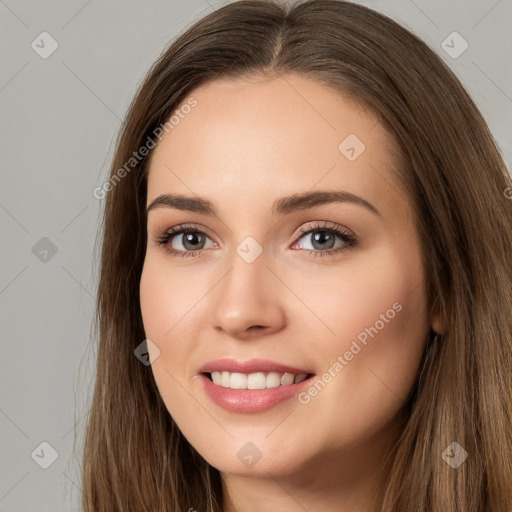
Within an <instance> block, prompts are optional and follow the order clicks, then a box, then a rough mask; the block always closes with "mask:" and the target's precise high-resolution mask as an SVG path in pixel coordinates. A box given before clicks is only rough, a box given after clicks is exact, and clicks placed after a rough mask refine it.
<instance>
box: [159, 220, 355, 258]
mask: <svg viewBox="0 0 512 512" xmlns="http://www.w3.org/2000/svg"><path fill="white" fill-rule="evenodd" d="M315 231H323V232H326V233H328V234H330V235H335V236H338V237H339V238H341V239H342V240H343V242H344V243H345V244H344V245H343V246H342V247H338V248H337V249H329V250H326V251H315V250H312V249H302V250H303V251H306V252H307V253H309V254H310V255H312V256H314V257H315V258H316V257H318V256H334V255H337V254H340V253H342V252H343V251H344V250H346V249H348V248H349V247H354V246H356V245H357V243H358V237H356V236H355V235H354V234H352V233H349V232H348V231H345V230H344V229H342V228H340V227H337V226H336V224H332V223H328V222H323V223H321V222H319V223H317V224H316V225H315V226H309V227H307V228H301V229H300V230H299V233H298V238H297V240H299V239H300V238H302V236H303V235H305V234H309V233H314V232H315ZM186 233H200V234H202V235H204V236H207V235H206V233H204V232H203V231H200V230H198V229H197V228H196V227H195V226H194V225H191V224H183V225H180V226H175V227H173V228H171V229H169V230H167V231H165V232H164V233H162V234H161V235H160V236H159V237H157V238H156V239H155V245H156V246H158V247H162V248H163V249H164V250H165V251H167V252H168V253H169V254H172V255H174V256H177V257H179V258H194V257H197V256H200V255H201V254H202V253H203V252H204V251H206V250H207V249H200V250H198V251H178V250H176V249H171V248H170V246H169V242H170V241H171V239H172V238H173V237H174V236H176V235H181V234H186Z"/></svg>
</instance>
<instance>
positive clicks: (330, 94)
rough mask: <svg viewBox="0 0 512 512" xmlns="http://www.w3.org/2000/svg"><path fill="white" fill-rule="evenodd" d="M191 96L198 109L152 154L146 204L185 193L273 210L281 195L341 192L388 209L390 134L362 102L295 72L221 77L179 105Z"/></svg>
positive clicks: (391, 164)
mask: <svg viewBox="0 0 512 512" xmlns="http://www.w3.org/2000/svg"><path fill="white" fill-rule="evenodd" d="M191 98H193V99H194V100H195V102H196V105H195V106H194V107H193V108H191V109H183V111H182V112H181V113H180V107H178V109H177V110H176V112H177V113H178V114H180V115H178V116H177V117H175V118H174V119H175V121H178V122H175V123H174V124H173V125H172V129H170V130H169V131H168V133H165V134H164V135H163V137H162V139H161V141H160V142H159V144H158V145H157V146H156V148H155V149H154V150H153V151H154V154H153V155H152V159H151V165H150V169H149V178H148V203H149V202H150V201H151V200H152V199H154V197H156V196H157V195H158V194H160V193H163V192H171V191H180V192H187V193H189V194H200V195H212V196H213V195H217V196H218V195H222V196H223V197H226V198H227V197H228V196H231V198H232V199H238V200H239V199H240V196H243V195H244V194H245V196H247V194H252V195H254V196H256V197H259V198H260V199H261V197H266V196H268V197H269V204H270V203H271V201H272V198H273V197H274V195H286V194H290V193H294V192H297V191H301V192H302V191H306V190H310V189H312V188H313V187H316V188H321V189H325V188H335V189H338V188H340V186H343V188H345V189H347V190H350V191H352V192H354V193H360V194H363V195H367V196H373V197H374V198H375V197H376V196H378V195H381V196H382V197H381V198H380V202H385V201H386V197H384V196H383V191H384V188H383V187H384V185H386V184H387V187H389V185H392V186H393V188H394V189H395V191H398V189H399V188H400V184H398V183H397V182H396V181H395V177H394V176H393V175H392V174H393V173H392V172H391V171H392V169H393V168H396V166H397V162H396V160H395V157H394V152H393V148H394V144H395V143H394V141H393V139H392V137H391V136H390V135H389V133H388V132H387V131H386V130H385V129H384V127H383V126H382V124H381V123H380V122H378V119H377V118H376V116H375V115H373V114H372V112H371V111H370V110H369V109H368V108H365V106H364V105H363V104H362V103H361V102H358V101H354V100H353V99H351V98H348V97H347V96H345V95H343V94H341V93H340V92H338V91H336V90H334V89H333V88H332V87H330V86H327V85H325V84H321V83H318V82H316V81H313V80H310V79H308V78H305V77H302V76H298V75H294V74H293V75H283V76H281V77H279V78H275V79H268V78H261V77H255V78H250V79H243V80H233V81H224V80H223V81H219V80H217V81H213V82H210V83H208V84H206V85H204V86H201V87H199V88H197V89H195V90H194V91H193V92H191V93H190V94H189V96H187V98H185V99H184V100H183V101H182V104H181V105H185V104H186V103H187V101H189V100H190V99H191ZM185 111H186V112H187V113H184V112H185ZM247 184H250V187H247ZM274 191H275V194H274V193H273V192H274ZM278 192H279V193H278ZM213 199H214V198H213ZM387 199H388V200H389V199H392V198H389V197H388V198H387ZM395 199H396V198H395Z"/></svg>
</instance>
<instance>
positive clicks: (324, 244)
mask: <svg viewBox="0 0 512 512" xmlns="http://www.w3.org/2000/svg"><path fill="white" fill-rule="evenodd" d="M299 235H301V236H300V238H304V239H306V240H308V239H309V243H310V246H311V247H312V248H311V249H310V248H304V247H302V248H303V249H304V250H306V251H307V252H308V253H309V254H311V255H313V256H315V257H316V256H327V255H334V254H338V253H341V252H342V251H344V250H345V249H347V248H348V247H354V246H355V245H356V244H357V237H356V236H355V235H354V234H353V233H351V232H349V231H348V230H346V229H345V228H342V227H341V226H337V225H336V224H332V223H329V222H319V223H316V224H315V225H313V226H307V227H305V228H301V229H300V231H299ZM336 238H338V239H340V240H341V243H338V245H337V246H336ZM296 245H297V244H294V246H296Z"/></svg>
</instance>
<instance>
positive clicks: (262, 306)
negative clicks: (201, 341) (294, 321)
mask: <svg viewBox="0 0 512 512" xmlns="http://www.w3.org/2000/svg"><path fill="white" fill-rule="evenodd" d="M251 244H252V242H251V241H250V240H246V241H244V242H242V243H241V244H240V245H239V246H238V247H237V250H236V252H234V254H233V256H232V258H231V259H230V261H229V264H230V270H229V271H228V272H227V274H225V275H224V277H223V278H222V279H221V281H220V282H219V284H218V289H217V293H216V295H215V298H214V300H213V301H212V304H211V309H212V311H211V323H212V325H213V326H214V327H215V328H217V329H222V330H224V331H226V332H227V333H229V334H231V335H242V333H244V332H245V331H247V330H248V329H250V328H251V327H254V326H259V327H265V329H266V331H267V332H269V331H273V330H276V329H279V328H281V325H282V323H283V322H284V310H283V304H281V302H280V296H281V294H280V293H279V292H278V290H277V288H276V283H275V282H273V281H275V276H274V275H273V274H272V272H271V271H270V270H269V269H268V268H267V264H268V261H267V258H266V255H265V254H264V253H263V252H261V253H260V254H259V255H257V256H256V257H254V255H255V253H254V250H255V247H254V246H253V245H251Z"/></svg>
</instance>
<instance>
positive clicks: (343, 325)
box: [302, 253, 428, 444]
mask: <svg viewBox="0 0 512 512" xmlns="http://www.w3.org/2000/svg"><path fill="white" fill-rule="evenodd" d="M385 256H386V254H385V253H382V254H381V257H380V258H378V259H377V258H375V259H373V265H370V262H367V263H368V265H362V266H361V267H360V268H357V269H356V268H353V269H352V272H351V273H350V275H348V273H347V275H346V276H345V280H344V282H343V285H342V286H340V287H339V288H338V289H337V290H338V291H336V290H335V289H333V288H332V287H331V288H329V290H330V293H329V294H328V295H329V297H328V299H325V301H324V302H325V304H326V305H328V304H329V305H330V304H332V306H328V307H327V308H326V309H324V313H325V315H326V316H324V317H323V318H325V319H326V323H329V324H330V326H331V327H332V329H333V331H335V336H331V337H330V338H331V341H328V339H326V342H325V343H322V344H319V345H318V350H319V351H320V352H321V354H322V360H323V362H324V364H325V367H324V370H325V373H323V374H322V375H320V376H319V377H320V382H318V383H317V384H316V385H314V387H313V386H312V387H311V388H310V389H309V390H307V391H306V393H307V394H306V395H304V396H303V397H302V398H303V401H302V403H304V404H305V405H306V407H307V408H310V415H311V417H315V418H317V421H316V423H317V424H318V425H323V426H325V427H324V428H325V429H326V431H325V432H324V433H323V435H324V436H325V437H328V438H331V439H332V440H333V443H335V444H336V443H340V444H343V443H344V442H347V439H352V438H353V436H356V435H357V436H359V435H363V436H370V435H372V434H373V433H375V432H377V431H378V430H379V428H381V427H382V426H383V425H385V424H386V423H388V422H389V421H390V420H391V418H393V417H394V416H395V414H396V413H397V412H398V411H399V410H400V408H401V407H402V406H403V405H404V403H405V402H406V400H407V398H408V396H409V394H410V392H411V389H412V387H413V385H414V382H415V379H416V376H417V373H418V367H419V364H420V362H421V358H422V355H423V351H424V346H425V342H426V338H427V334H428V315H427V308H426V299H425V297H426V295H425V294H426V290H425V282H424V279H423V273H422V269H421V266H420V264H419V259H417V260H413V259H411V260H408V262H404V260H403V259H401V258H400V257H397V255H392V253H388V257H385Z"/></svg>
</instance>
